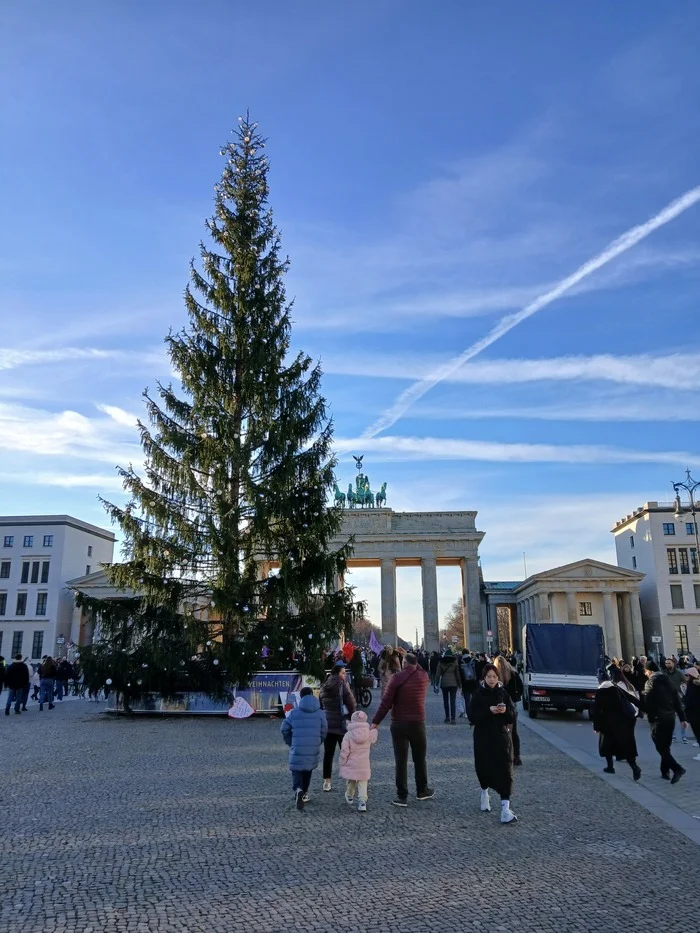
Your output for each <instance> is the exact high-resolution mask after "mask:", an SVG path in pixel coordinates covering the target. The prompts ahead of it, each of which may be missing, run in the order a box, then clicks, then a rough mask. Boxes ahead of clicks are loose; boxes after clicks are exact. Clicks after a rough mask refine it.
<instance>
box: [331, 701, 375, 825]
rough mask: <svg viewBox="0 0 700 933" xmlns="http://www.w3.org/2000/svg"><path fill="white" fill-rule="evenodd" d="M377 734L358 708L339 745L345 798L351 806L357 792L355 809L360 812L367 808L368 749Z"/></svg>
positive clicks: (369, 772) (364, 714) (369, 775)
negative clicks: (344, 781)
mask: <svg viewBox="0 0 700 933" xmlns="http://www.w3.org/2000/svg"><path fill="white" fill-rule="evenodd" d="M378 735H379V733H378V732H377V730H376V729H370V727H369V723H368V722H367V714H366V713H363V712H362V710H358V711H357V712H356V713H353V714H352V719H351V720H350V722H349V723H348V731H347V732H346V733H345V735H344V736H343V744H342V745H341V747H340V776H341V778H345V780H346V781H347V786H346V788H345V800H346V802H347V803H349V804H350V806H352V803H353V801H354V799H355V793H356V792H357V809H358V811H359V812H360V813H364V812H365V811H366V809H367V784H368V783H369V779H370V777H371V776H372V773H371V771H370V766H369V750H370V748H371V747H372V746H373V745H374V743H375V742H376V741H377V737H378Z"/></svg>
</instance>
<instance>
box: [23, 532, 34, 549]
mask: <svg viewBox="0 0 700 933" xmlns="http://www.w3.org/2000/svg"><path fill="white" fill-rule="evenodd" d="M24 547H34V535H25V536H24Z"/></svg>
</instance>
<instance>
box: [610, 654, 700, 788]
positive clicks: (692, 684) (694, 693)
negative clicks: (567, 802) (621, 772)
mask: <svg viewBox="0 0 700 933" xmlns="http://www.w3.org/2000/svg"><path fill="white" fill-rule="evenodd" d="M599 679H600V686H599V687H598V690H597V692H596V697H595V704H594V707H593V728H594V730H595V731H596V733H597V735H598V750H599V753H600V755H601V757H602V758H604V759H605V762H606V766H605V768H604V769H603V770H604V771H605V772H606V773H607V774H614V773H615V762H616V761H624V762H627V764H628V765H629V766H630V768H631V770H632V777H633V778H634V780H635V781H638V780H639V779H640V777H641V776H642V771H641V768H640V767H639V764H638V763H637V757H638V751H637V741H636V737H635V729H636V725H637V720H638V719H643V718H644V717H645V716H646V717H647V718H648V720H649V726H650V731H651V739H652V741H653V743H654V747H655V748H656V751H657V752H658V754H659V758H660V770H661V777H662V778H663V779H664V780H666V781H670V782H671V784H677V783H678V782H679V781H680V779H681V778H682V777H683V775H684V774H685V773H686V769H685V768H684V767H683V766H682V765H680V764H679V763H678V761H676V759H675V758H674V757H673V754H672V753H671V746H672V744H673V742H674V741H677V740H678V737H677V735H676V719H678V721H679V722H680V726H681V735H680V741H681V742H682V743H683V744H687V743H688V742H689V741H690V737H689V736H688V726H690V728H691V730H692V733H693V735H694V737H695V741H694V743H693V744H694V745H695V746H696V747H697V748H698V749H700V662H698V661H697V659H696V658H694V657H690V656H687V657H682V658H680V659H676V658H674V657H671V658H664V659H663V660H662V661H661V663H657V662H656V661H654V660H653V659H649V658H647V657H645V656H641V657H639V658H633V659H632V661H631V662H629V663H628V662H626V661H624V660H623V659H621V658H612V659H611V660H610V661H609V662H608V663H607V664H606V666H605V669H604V670H603V671H601V673H600V677H599ZM694 760H695V761H700V753H698V754H697V755H696V756H695V758H694Z"/></svg>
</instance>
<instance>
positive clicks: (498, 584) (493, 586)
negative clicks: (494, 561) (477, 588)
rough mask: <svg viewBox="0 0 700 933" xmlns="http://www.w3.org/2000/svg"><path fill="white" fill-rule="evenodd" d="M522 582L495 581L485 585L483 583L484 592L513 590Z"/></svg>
mask: <svg viewBox="0 0 700 933" xmlns="http://www.w3.org/2000/svg"><path fill="white" fill-rule="evenodd" d="M522 582H523V581H522V580H507V581H506V580H496V581H495V582H493V583H487V582H486V581H484V589H486V590H514V589H516V588H517V587H518V586H520V584H521V583H522Z"/></svg>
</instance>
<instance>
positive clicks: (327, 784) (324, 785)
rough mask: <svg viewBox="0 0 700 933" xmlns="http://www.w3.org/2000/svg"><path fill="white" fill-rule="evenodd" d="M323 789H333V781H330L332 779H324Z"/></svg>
mask: <svg viewBox="0 0 700 933" xmlns="http://www.w3.org/2000/svg"><path fill="white" fill-rule="evenodd" d="M323 789H324V790H331V782H330V781H324V782H323Z"/></svg>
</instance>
